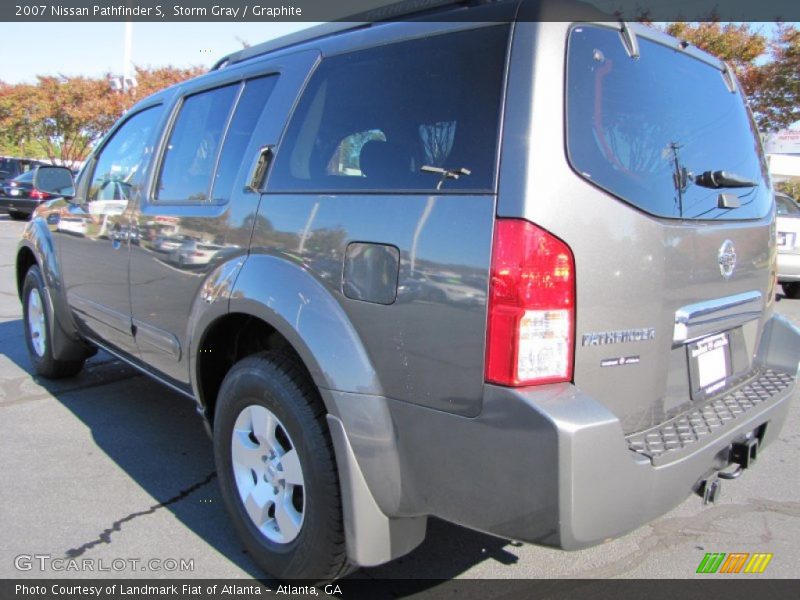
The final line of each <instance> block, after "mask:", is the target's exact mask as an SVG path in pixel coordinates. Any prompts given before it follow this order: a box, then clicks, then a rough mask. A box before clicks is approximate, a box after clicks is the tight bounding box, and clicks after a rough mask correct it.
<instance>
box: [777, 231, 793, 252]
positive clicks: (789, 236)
mask: <svg viewBox="0 0 800 600" xmlns="http://www.w3.org/2000/svg"><path fill="white" fill-rule="evenodd" d="M794 240H795V235H794V233H791V232H787V231H779V232H778V239H777V244H778V248H792V247H793V246H794Z"/></svg>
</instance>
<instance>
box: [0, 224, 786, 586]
mask: <svg viewBox="0 0 800 600" xmlns="http://www.w3.org/2000/svg"><path fill="white" fill-rule="evenodd" d="M23 227H24V224H23V223H16V222H12V221H10V220H9V219H8V217H6V216H5V215H3V216H0V257H2V258H0V452H2V457H3V460H2V462H0V480H2V482H3V485H2V486H0V503H1V504H2V506H3V510H2V531H3V543H2V550H0V577H4V578H11V577H34V578H41V577H43V576H44V577H61V576H65V577H120V576H122V577H194V578H199V577H202V578H216V577H220V578H250V577H261V576H263V575H262V574H261V573H260V571H259V570H258V569H257V567H255V565H254V564H253V563H252V561H251V560H250V558H249V557H248V555H247V554H246V553H245V551H244V550H243V547H242V545H241V544H240V543H239V541H238V540H237V538H236V536H235V534H234V532H233V530H232V527H231V525H230V522H229V520H228V517H227V515H226V513H225V510H224V507H223V505H222V501H221V497H220V493H219V490H218V488H217V482H216V480H215V473H214V463H213V457H212V452H211V443H210V441H209V439H208V437H207V436H206V434H205V431H204V429H203V426H202V424H201V421H200V419H199V417H197V415H196V414H195V411H194V407H193V405H192V403H191V402H190V401H188V400H187V399H185V398H183V397H181V396H179V395H177V394H175V393H173V392H171V391H170V390H168V389H166V388H164V387H162V386H160V385H159V384H156V383H154V382H152V381H150V380H149V379H147V378H146V377H144V376H143V375H140V374H139V373H138V372H136V371H135V370H133V369H132V368H130V367H128V366H125V365H124V364H122V363H120V362H119V361H117V360H114V359H112V358H111V357H110V356H109V355H107V354H104V353H100V354H98V355H97V356H95V357H94V358H92V359H91V360H90V361H89V362H88V363H87V368H86V369H85V370H84V371H83V372H82V373H81V374H80V375H79V376H78V377H76V378H74V379H71V380H62V381H59V382H48V381H44V380H39V379H36V378H33V377H32V376H31V366H30V363H29V361H28V358H27V353H26V349H25V341H24V337H23V329H22V320H21V318H22V317H21V308H20V304H19V299H18V297H17V292H16V286H15V284H14V254H15V248H16V243H17V239H18V237H19V235H20V232H21V231H22V229H23ZM778 300H779V301H778V303H777V310H778V312H780V313H782V314H785V315H787V316H788V317H789V318H791V319H792V320H793V321H794V322H795V323H798V324H800V301H798V300H789V299H786V298H783V297H782V296H779V299H778ZM799 451H800V406H798V403H797V402H795V403H794V405H793V407H792V409H791V412H790V415H789V419H788V421H787V423H786V426H785V429H784V431H783V433H782V435H781V438H780V439H779V440H778V441H777V442H775V443H774V444H773V445H772V446H771V447H769V448H768V449H767V450H766V451H765V452H764V453H763V454H762V455H760V456H759V459H758V464H757V468H756V469H754V470H750V471H747V472H746V473H745V474H744V475H743V476H742V477H741V478H740V479H738V480H736V481H731V482H725V483H724V486H723V491H722V497H721V499H720V501H719V502H718V503H717V504H716V505H715V506H712V507H703V506H702V505H701V501H700V499H699V498H697V497H691V498H689V499H687V500H686V501H685V502H684V503H683V504H681V505H680V506H679V507H678V508H676V509H675V510H673V511H672V512H670V513H668V514H667V515H665V516H663V517H662V518H660V519H658V520H657V521H655V522H653V523H651V524H649V525H647V526H644V527H642V528H640V529H639V530H637V531H635V532H633V533H631V534H629V535H627V536H625V537H623V538H621V539H618V540H614V541H611V542H608V543H606V544H604V545H602V546H599V547H595V548H591V549H588V550H583V551H579V552H572V553H565V552H561V551H557V550H552V549H548V548H542V547H538V546H533V545H529V544H520V543H518V542H515V541H511V540H504V539H498V538H494V537H491V536H487V535H484V534H480V533H476V532H472V531H469V530H466V529H463V528H460V527H457V526H454V525H449V524H446V523H443V522H441V521H436V520H433V519H432V520H430V521H429V528H428V536H427V539H426V541H425V542H424V544H423V545H422V546H421V547H420V548H418V549H417V550H415V551H414V552H413V553H411V554H410V555H409V556H406V557H404V558H402V559H400V560H397V561H395V562H393V563H391V564H389V565H385V566H383V567H378V568H373V569H362V570H360V571H358V572H357V573H356V574H355V576H362V577H363V576H366V577H371V578H407V577H409V578H418V579H423V578H445V579H450V578H502V579H507V578H547V577H570V578H594V577H635V578H665V577H676V578H683V577H691V576H693V575H694V573H695V569H696V568H697V565H698V563H699V562H700V560H701V559H702V558H703V556H704V554H705V553H707V552H726V553H730V552H768V553H772V554H773V555H774V556H773V559H772V561H771V563H770V564H769V567H768V569H767V570H766V572H765V573H764V575H761V577H796V576H797V565H798V564H800V477H798V462H797V461H798V456H800V454H799V453H798V452H799ZM505 493H513V491H512V490H507V491H506V492H505ZM32 555H45V556H49V557H51V559H60V558H80V559H90V560H89V561H86V562H83V563H82V564H84V565H94V568H95V571H83V572H82V571H66V572H63V571H58V570H54V568H53V564H52V563H50V562H49V561H42V560H41V559H35V560H31V561H28V560H27V559H23V560H22V561H20V559H19V558H18V557H20V556H32ZM120 559H122V560H121V561H120ZM37 561H38V562H37ZM45 563H46V564H45ZM56 564H61V563H56ZM43 565H44V566H45V570H44V572H42V570H41V566H43ZM182 565H183V566H185V568H184V569H181V566H182ZM112 566H113V568H109V567H112ZM28 567H30V568H28ZM103 567H106V568H109V570H102V571H99V570H98V569H101V568H103ZM116 567H122V568H116ZM173 567H176V568H175V569H173ZM190 567H191V568H190ZM21 569H22V570H21ZM741 576H742V577H751V576H749V575H741ZM703 577H708V575H704V576H703ZM752 577H759V576H758V575H753V576H752Z"/></svg>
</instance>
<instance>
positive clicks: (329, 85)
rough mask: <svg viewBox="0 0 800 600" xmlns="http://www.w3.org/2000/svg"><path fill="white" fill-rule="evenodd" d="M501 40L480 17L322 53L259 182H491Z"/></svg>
mask: <svg viewBox="0 0 800 600" xmlns="http://www.w3.org/2000/svg"><path fill="white" fill-rule="evenodd" d="M507 41H508V27H507V26H505V25H499V26H489V27H482V28H479V29H472V30H468V31H461V32H456V33H447V34H442V35H437V36H432V37H426V38H421V39H415V40H411V41H404V42H399V43H394V44H387V45H384V46H379V47H375V48H369V49H366V50H359V51H355V52H350V53H348V54H343V55H339V56H333V57H331V58H328V59H326V60H324V61H323V62H322V64H321V65H320V66H319V68H318V69H317V71H316V72H315V73H314V75H313V77H312V79H311V81H310V83H309V85H308V87H307V89H306V90H305V92H304V93H303V96H302V98H301V100H300V102H299V104H298V107H297V109H296V110H295V113H294V115H293V117H292V120H291V123H290V124H289V128H288V130H287V133H286V135H285V136H284V138H285V141H284V142H282V144H281V147H280V148H279V149H278V154H277V157H276V161H275V165H274V167H273V169H272V173H271V174H270V179H269V184H268V188H269V191H276V190H280V191H292V192H305V191H326V190H351V191H358V190H364V191H409V192H414V191H423V192H429V191H431V190H437V189H438V190H441V191H442V192H443V193H446V192H451V191H465V190H470V191H472V190H474V191H477V190H491V189H492V188H493V186H494V171H495V163H496V148H497V132H498V124H499V119H500V103H501V93H502V82H503V73H504V65H505V55H506V45H507Z"/></svg>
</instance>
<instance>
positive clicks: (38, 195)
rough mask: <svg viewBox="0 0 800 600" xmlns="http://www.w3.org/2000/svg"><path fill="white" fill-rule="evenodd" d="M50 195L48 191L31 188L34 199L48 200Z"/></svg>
mask: <svg viewBox="0 0 800 600" xmlns="http://www.w3.org/2000/svg"><path fill="white" fill-rule="evenodd" d="M49 197H50V194H48V193H47V192H42V191H40V190H37V189H33V190H31V198H33V199H34V200H46V199H47V198H49Z"/></svg>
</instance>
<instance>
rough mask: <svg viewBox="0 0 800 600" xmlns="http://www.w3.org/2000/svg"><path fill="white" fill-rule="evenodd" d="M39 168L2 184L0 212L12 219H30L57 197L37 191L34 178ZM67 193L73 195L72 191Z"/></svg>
mask: <svg viewBox="0 0 800 600" xmlns="http://www.w3.org/2000/svg"><path fill="white" fill-rule="evenodd" d="M37 168H38V166H36V167H34V168H33V169H31V170H29V171H26V172H24V173H22V174H21V175H17V176H16V177H14V178H13V179H10V180H7V181H4V182H3V183H1V184H0V211H1V212H6V213H8V215H9V216H10V217H11V218H12V219H17V220H23V219H28V218H30V216H31V214H33V211H34V210H36V208H37V207H38V206H39V205H40V204H41V203H42V202H46V201H48V200H52V199H54V198H56V197H57V196H56V195H54V194H50V193H48V192H44V191H42V190H40V189H37V188H36V186H34V183H33V178H34V176H35V175H36V170H37ZM65 192H68V193H71V191H70V190H65Z"/></svg>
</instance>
